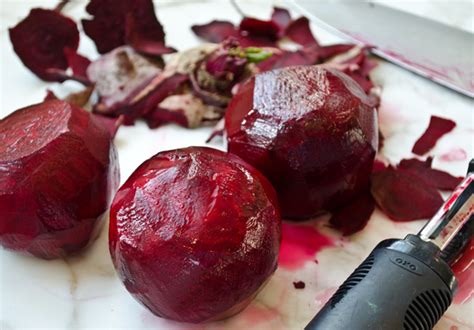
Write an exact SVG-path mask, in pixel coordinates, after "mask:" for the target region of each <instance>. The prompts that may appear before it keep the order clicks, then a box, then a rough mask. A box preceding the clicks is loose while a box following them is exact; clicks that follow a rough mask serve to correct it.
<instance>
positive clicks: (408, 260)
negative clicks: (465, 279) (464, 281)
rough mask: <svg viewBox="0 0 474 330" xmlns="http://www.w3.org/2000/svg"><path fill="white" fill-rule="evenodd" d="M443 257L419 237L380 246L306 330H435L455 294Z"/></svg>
mask: <svg viewBox="0 0 474 330" xmlns="http://www.w3.org/2000/svg"><path fill="white" fill-rule="evenodd" d="M439 254H440V250H439V248H438V247H437V246H436V245H434V244H433V243H431V242H426V241H423V240H422V239H420V238H419V237H418V236H415V235H408V236H407V237H406V238H405V239H403V240H393V239H392V240H386V241H383V242H381V243H380V244H379V245H378V246H377V247H376V248H375V249H374V250H373V251H372V253H371V254H370V255H369V257H368V258H367V259H366V260H365V261H364V262H363V263H362V264H361V265H360V266H359V267H358V268H357V269H356V270H355V271H354V272H353V273H352V274H351V275H350V276H349V278H348V279H347V280H346V281H345V282H344V283H343V284H342V285H341V286H340V287H339V289H338V290H337V291H336V293H335V294H334V295H333V296H332V298H331V299H330V300H329V301H328V302H327V303H326V305H325V306H324V307H323V309H322V310H321V311H320V312H319V313H318V314H317V315H316V316H315V317H314V319H313V320H312V321H311V322H310V323H309V324H308V325H307V326H306V328H305V329H306V330H316V329H318V330H327V329H331V330H348V329H363V330H366V329H377V330H378V329H385V330H392V329H393V330H400V329H405V330H412V329H417V330H421V329H423V330H424V329H427V330H428V329H432V328H433V326H434V325H435V324H436V323H437V322H438V320H439V319H440V318H441V316H442V315H443V314H444V312H445V311H446V309H447V308H448V307H449V305H450V304H451V301H452V297H453V294H454V290H455V288H456V280H455V278H454V275H453V273H452V271H451V269H450V268H449V266H448V265H447V264H446V263H445V262H444V261H443V260H442V259H441V258H440V257H439Z"/></svg>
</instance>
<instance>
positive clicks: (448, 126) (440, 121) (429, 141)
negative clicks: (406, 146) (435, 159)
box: [412, 116, 456, 155]
mask: <svg viewBox="0 0 474 330" xmlns="http://www.w3.org/2000/svg"><path fill="white" fill-rule="evenodd" d="M454 127H456V123H455V122H454V121H452V120H449V119H444V118H440V117H436V116H431V119H430V124H429V125H428V128H427V129H426V131H425V132H424V133H423V135H422V136H420V138H419V139H418V140H417V141H416V143H415V145H414V146H413V149H412V152H413V153H414V154H417V155H424V154H425V153H427V152H428V151H430V150H431V149H432V148H433V147H434V146H435V144H436V142H437V141H438V140H439V139H440V138H441V137H442V136H443V135H445V134H446V133H449V132H451V131H452V130H453V129H454Z"/></svg>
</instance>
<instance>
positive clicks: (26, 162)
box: [0, 100, 119, 259]
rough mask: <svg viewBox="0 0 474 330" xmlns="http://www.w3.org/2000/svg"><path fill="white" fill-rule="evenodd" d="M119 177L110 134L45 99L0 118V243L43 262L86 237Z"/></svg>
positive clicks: (83, 243) (87, 117)
mask: <svg viewBox="0 0 474 330" xmlns="http://www.w3.org/2000/svg"><path fill="white" fill-rule="evenodd" d="M118 179H119V170H118V162H117V155H116V151H115V148H114V146H113V144H112V141H111V136H110V134H109V132H108V131H107V129H106V128H105V127H103V126H102V124H101V123H100V122H99V121H97V120H96V119H95V117H94V116H93V115H91V114H90V113H88V112H86V111H85V110H82V109H80V108H77V107H74V106H72V105H71V104H69V103H67V102H64V101H59V100H52V101H46V102H44V103H41V104H37V105H33V106H30V107H27V108H24V109H20V110H17V111H15V112H14V113H12V114H11V115H9V116H8V117H6V118H4V119H2V120H0V244H1V245H2V246H3V247H5V248H7V249H11V250H16V251H21V252H23V253H27V254H30V255H34V256H37V257H41V258H45V259H51V258H57V257H61V256H64V255H67V254H70V253H73V252H76V251H78V250H79V249H81V248H83V247H84V246H86V245H87V243H88V242H89V241H90V240H91V238H92V236H93V233H94V229H95V228H97V224H98V223H99V222H100V221H99V220H100V219H101V217H102V214H103V213H104V212H105V211H106V210H107V207H108V205H109V203H110V199H111V195H112V194H113V193H114V191H115V189H116V187H117V185H118Z"/></svg>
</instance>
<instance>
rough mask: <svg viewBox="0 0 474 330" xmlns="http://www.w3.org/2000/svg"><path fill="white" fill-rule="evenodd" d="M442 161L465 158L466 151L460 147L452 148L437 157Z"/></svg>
mask: <svg viewBox="0 0 474 330" xmlns="http://www.w3.org/2000/svg"><path fill="white" fill-rule="evenodd" d="M439 158H440V159H441V160H442V161H444V162H455V161H461V160H466V159H467V153H466V151H465V150H464V149H462V148H453V149H451V150H450V151H448V152H446V153H444V154H442V155H441V156H440V157H439Z"/></svg>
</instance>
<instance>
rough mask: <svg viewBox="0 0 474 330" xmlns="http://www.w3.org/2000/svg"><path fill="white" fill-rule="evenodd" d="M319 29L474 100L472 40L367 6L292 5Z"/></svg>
mask: <svg viewBox="0 0 474 330" xmlns="http://www.w3.org/2000/svg"><path fill="white" fill-rule="evenodd" d="M293 3H294V6H295V7H296V9H297V10H299V11H301V12H302V13H303V14H305V15H306V16H308V17H309V18H310V19H311V20H312V21H313V22H314V23H316V24H317V25H319V26H321V27H323V28H325V29H327V30H329V31H330V32H333V33H336V34H337V35H339V36H341V37H342V38H344V39H347V40H350V41H351V42H355V43H357V44H359V45H363V46H370V47H373V48H372V49H371V52H372V53H373V54H375V55H377V56H379V57H381V58H384V59H386V60H388V61H390V62H393V63H395V64H397V65H399V66H401V67H404V68H406V69H408V70H410V71H412V72H415V73H417V74H419V75H421V76H424V77H426V78H428V79H430V80H432V81H434V82H437V83H439V84H441V85H444V86H446V87H448V88H451V89H453V90H455V91H458V92H460V93H463V94H465V95H467V96H469V97H471V98H474V34H473V33H470V32H468V31H464V30H461V29H456V28H453V27H451V26H448V25H445V24H443V23H440V22H436V21H434V20H431V19H428V18H423V17H421V16H417V15H413V14H410V13H407V12H404V11H400V10H398V9H394V8H390V7H387V6H384V5H382V4H378V3H373V2H368V1H363V2H362V1H350V0H332V1H324V2H323V1H314V0H293Z"/></svg>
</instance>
